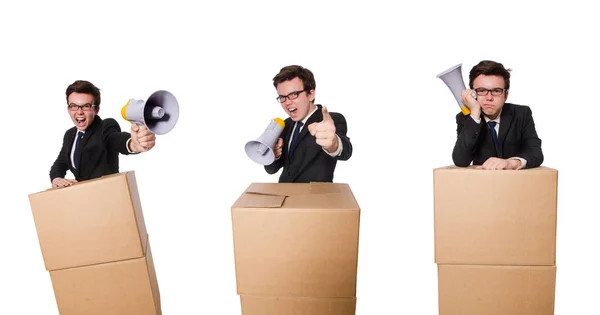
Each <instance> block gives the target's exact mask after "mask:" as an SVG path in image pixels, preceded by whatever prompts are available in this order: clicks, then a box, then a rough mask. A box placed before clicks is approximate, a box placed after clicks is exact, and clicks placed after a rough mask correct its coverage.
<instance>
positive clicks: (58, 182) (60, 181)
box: [52, 177, 77, 188]
mask: <svg viewBox="0 0 600 315" xmlns="http://www.w3.org/2000/svg"><path fill="white" fill-rule="evenodd" d="M75 183H77V181H76V180H74V179H66V178H60V177H57V178H55V179H53V180H52V188H61V187H67V186H71V185H73V184H75Z"/></svg>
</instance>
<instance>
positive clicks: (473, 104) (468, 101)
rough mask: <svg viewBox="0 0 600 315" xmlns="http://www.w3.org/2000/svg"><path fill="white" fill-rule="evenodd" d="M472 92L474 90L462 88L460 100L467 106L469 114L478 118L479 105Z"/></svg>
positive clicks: (479, 112)
mask: <svg viewBox="0 0 600 315" xmlns="http://www.w3.org/2000/svg"><path fill="white" fill-rule="evenodd" d="M473 93H475V91H474V90H463V91H462V94H461V101H462V102H463V104H465V105H466V106H467V107H468V108H469V110H470V111H471V116H472V117H473V118H475V119H477V120H479V119H480V115H481V105H479V103H478V102H477V100H476V99H474V98H473V96H472V94H473Z"/></svg>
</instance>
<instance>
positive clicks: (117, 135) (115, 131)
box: [102, 118, 131, 155]
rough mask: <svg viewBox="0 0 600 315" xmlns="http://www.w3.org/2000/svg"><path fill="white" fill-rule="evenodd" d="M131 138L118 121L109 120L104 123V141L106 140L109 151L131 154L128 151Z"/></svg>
mask: <svg viewBox="0 0 600 315" xmlns="http://www.w3.org/2000/svg"><path fill="white" fill-rule="evenodd" d="M130 138H131V134H130V133H129V132H122V131H121V127H120V126H119V124H118V123H117V121H116V120H114V119H112V118H107V119H104V120H103V121H102V140H104V143H105V144H106V148H107V149H108V151H112V152H114V151H118V152H119V153H121V154H124V155H129V154H131V153H129V150H127V140H129V139H130Z"/></svg>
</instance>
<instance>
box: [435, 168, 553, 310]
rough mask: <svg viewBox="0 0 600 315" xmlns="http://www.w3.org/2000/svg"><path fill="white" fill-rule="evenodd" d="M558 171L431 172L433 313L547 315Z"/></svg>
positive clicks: (538, 169)
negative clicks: (434, 270) (435, 273)
mask: <svg viewBox="0 0 600 315" xmlns="http://www.w3.org/2000/svg"><path fill="white" fill-rule="evenodd" d="M557 188H558V171H557V170H555V169H551V168H547V167H538V168H534V169H525V170H518V171H487V170H480V169H476V168H475V167H468V168H461V167H454V166H450V167H443V168H437V169H434V230H435V262H436V263H437V264H438V294H439V310H440V315H453V314H463V315H469V314H517V315H533V314H536V315H538V314H539V315H550V314H554V292H555V279H556V265H555V262H556V221H557Z"/></svg>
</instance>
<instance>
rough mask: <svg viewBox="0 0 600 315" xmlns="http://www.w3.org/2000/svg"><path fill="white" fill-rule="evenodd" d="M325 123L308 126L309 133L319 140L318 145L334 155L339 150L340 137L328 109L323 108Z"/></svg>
mask: <svg viewBox="0 0 600 315" xmlns="http://www.w3.org/2000/svg"><path fill="white" fill-rule="evenodd" d="M322 111H323V121H321V122H316V123H312V124H310V125H308V131H309V132H310V134H311V135H313V136H314V137H315V138H317V144H318V145H320V146H321V147H323V149H325V150H326V151H327V152H329V153H333V152H335V151H336V150H337V149H338V146H339V143H338V137H337V135H336V133H335V131H336V129H335V123H334V121H333V118H331V115H330V114H329V111H327V107H325V106H323V108H322Z"/></svg>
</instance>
